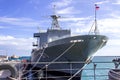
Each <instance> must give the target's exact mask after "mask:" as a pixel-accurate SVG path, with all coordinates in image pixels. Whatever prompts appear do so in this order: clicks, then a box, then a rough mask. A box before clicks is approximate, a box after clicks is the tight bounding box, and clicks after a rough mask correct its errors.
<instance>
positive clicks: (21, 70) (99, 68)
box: [0, 61, 114, 80]
mask: <svg viewBox="0 0 120 80" xmlns="http://www.w3.org/2000/svg"><path fill="white" fill-rule="evenodd" d="M49 63H50V62H37V64H44V65H46V64H49ZM76 63H77V64H80V63H85V64H86V62H83V61H81V62H80V61H79V62H62V61H60V62H53V63H52V64H69V66H71V68H70V67H69V68H68V69H63V68H61V69H57V68H55V69H47V71H64V70H71V71H74V70H75V71H77V70H79V68H75V69H73V68H72V65H70V64H76ZM101 63H102V64H106V63H107V64H108V63H109V64H113V65H114V63H113V62H112V61H106V62H102V61H101V62H90V63H89V64H90V65H92V67H90V68H84V69H82V70H83V71H90V70H91V71H93V72H94V71H95V74H94V73H93V74H90V75H82V77H87V78H88V77H93V78H94V77H96V78H98V77H101V76H103V77H104V76H105V77H107V76H108V74H97V73H96V72H97V71H105V70H106V72H108V71H109V70H110V69H111V67H97V66H96V68H94V64H101ZM0 64H13V65H18V66H19V68H20V69H19V70H20V71H19V76H21V73H22V72H24V71H27V72H29V70H24V69H22V68H21V65H24V64H25V65H28V64H35V62H25V63H21V62H15V61H14V62H13V61H11V62H4V63H2V62H0ZM89 64H88V65H89ZM48 67H49V66H48ZM46 68H47V67H46ZM44 70H46V69H43V70H42V71H44ZM31 71H33V72H36V73H37V72H39V71H40V70H31ZM22 74H23V73H22ZM71 76H73V75H70V76H49V77H47V78H61V77H71ZM21 78H22V79H27V77H21ZM34 78H35V77H34ZM39 78H46V77H42V76H41V77H39ZM96 78H94V79H93V80H97V79H96ZM107 78H108V77H107ZM18 80H19V79H18ZM106 80H107V79H106Z"/></svg>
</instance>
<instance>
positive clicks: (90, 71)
mask: <svg viewBox="0 0 120 80" xmlns="http://www.w3.org/2000/svg"><path fill="white" fill-rule="evenodd" d="M49 63H50V62H37V63H34V62H20V61H18V62H17V61H10V62H0V64H1V65H2V64H8V65H12V66H14V67H16V68H17V73H18V75H17V79H16V80H31V79H32V80H35V79H38V80H50V79H58V78H67V80H72V78H71V77H73V76H74V74H71V75H67V74H64V75H56V76H50V74H49V72H51V71H61V72H62V71H65V70H66V71H70V72H71V73H72V72H73V71H76V73H77V71H79V72H80V71H82V80H108V72H109V70H110V69H112V68H114V63H113V62H90V63H89V64H88V63H86V62H53V63H51V64H54V65H57V64H62V65H63V66H64V64H69V68H68V69H63V68H61V69H57V68H55V69H48V67H49ZM81 63H85V64H87V65H86V66H85V67H84V68H82V69H81V70H80V69H79V68H75V69H73V64H81ZM33 64H34V65H33ZM38 64H43V65H45V66H44V67H43V68H42V69H36V68H34V67H35V65H38ZM28 65H33V66H31V67H30V68H29V69H27V66H28ZM103 65H104V66H103ZM35 69H36V70H35ZM43 74H44V75H43ZM78 74H79V73H78ZM26 75H27V76H26ZM33 76H34V77H33ZM75 76H76V77H79V76H77V74H76V75H75ZM9 78H11V77H9Z"/></svg>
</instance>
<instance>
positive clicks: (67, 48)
mask: <svg viewBox="0 0 120 80" xmlns="http://www.w3.org/2000/svg"><path fill="white" fill-rule="evenodd" d="M106 42H107V37H106V36H102V35H82V36H74V37H68V38H64V39H60V40H56V41H53V42H51V43H48V45H47V47H45V48H43V49H38V50H33V51H32V56H31V61H32V62H40V64H35V67H37V68H40V69H45V68H46V66H47V70H48V71H58V72H63V73H67V74H71V75H73V74H75V73H76V72H77V71H78V70H80V69H82V67H83V66H84V65H85V63H84V62H87V60H88V59H90V58H91V57H92V56H93V54H94V53H95V52H96V51H97V50H99V49H100V48H102V47H103V46H104V45H105V44H106ZM77 76H81V73H79V74H77Z"/></svg>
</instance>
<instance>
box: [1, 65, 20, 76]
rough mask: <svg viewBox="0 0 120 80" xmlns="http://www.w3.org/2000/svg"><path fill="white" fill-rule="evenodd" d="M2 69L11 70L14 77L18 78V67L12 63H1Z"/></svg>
mask: <svg viewBox="0 0 120 80" xmlns="http://www.w3.org/2000/svg"><path fill="white" fill-rule="evenodd" d="M0 70H9V71H10V72H11V76H10V77H12V78H17V76H18V75H17V69H16V67H13V66H12V65H10V64H0Z"/></svg>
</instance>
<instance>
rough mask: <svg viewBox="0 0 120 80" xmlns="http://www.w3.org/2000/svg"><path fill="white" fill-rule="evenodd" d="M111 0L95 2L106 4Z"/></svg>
mask: <svg viewBox="0 0 120 80" xmlns="http://www.w3.org/2000/svg"><path fill="white" fill-rule="evenodd" d="M109 2H110V0H104V1H100V2H96V3H95V4H105V3H109Z"/></svg>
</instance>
